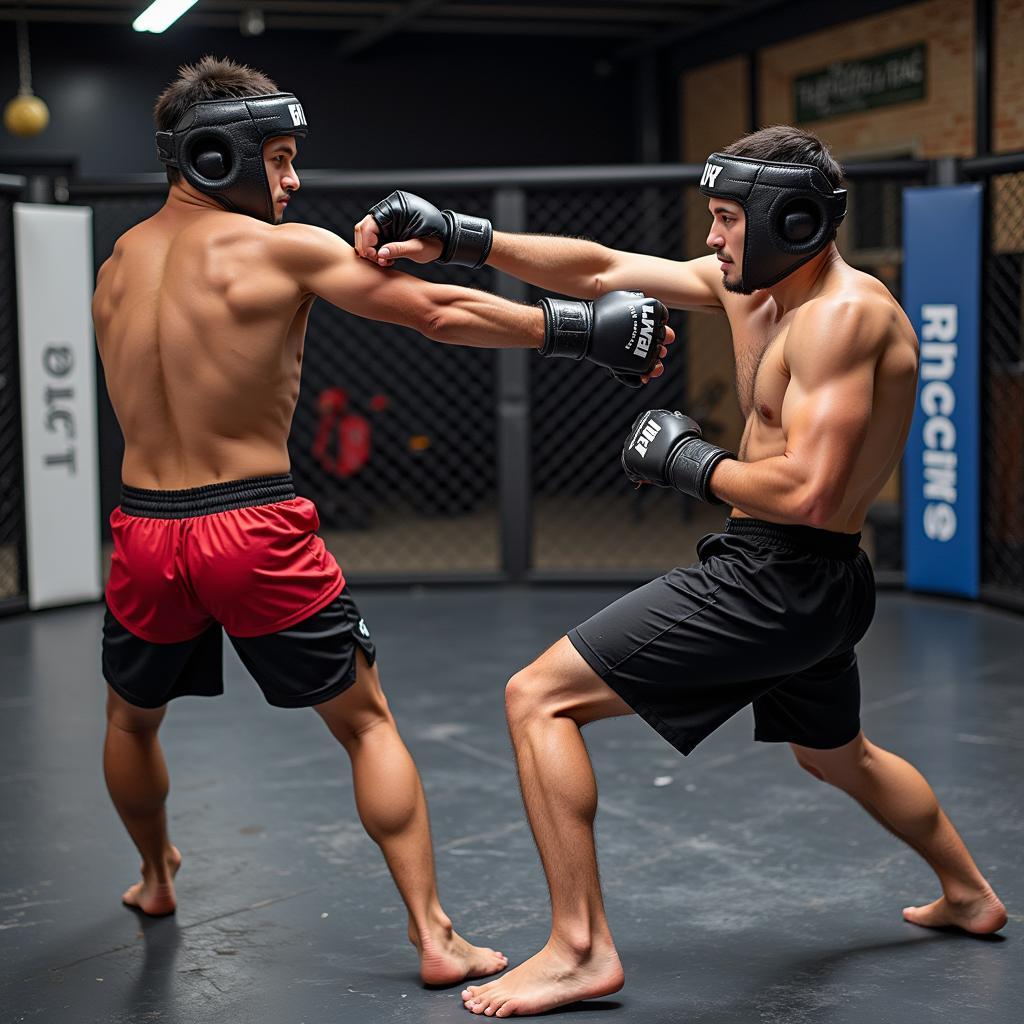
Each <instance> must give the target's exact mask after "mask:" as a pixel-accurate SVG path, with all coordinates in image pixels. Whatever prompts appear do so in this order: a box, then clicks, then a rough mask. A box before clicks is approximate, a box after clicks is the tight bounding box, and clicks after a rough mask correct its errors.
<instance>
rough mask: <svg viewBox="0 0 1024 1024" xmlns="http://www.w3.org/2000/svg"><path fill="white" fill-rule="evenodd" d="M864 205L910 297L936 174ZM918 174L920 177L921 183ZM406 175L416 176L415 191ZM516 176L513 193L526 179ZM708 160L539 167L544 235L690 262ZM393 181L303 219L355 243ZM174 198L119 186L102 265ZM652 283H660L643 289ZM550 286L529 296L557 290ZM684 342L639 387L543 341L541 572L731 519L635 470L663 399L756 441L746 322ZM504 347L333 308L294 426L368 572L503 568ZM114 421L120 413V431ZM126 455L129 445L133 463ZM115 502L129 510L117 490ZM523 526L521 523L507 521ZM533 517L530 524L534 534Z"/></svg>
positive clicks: (999, 517)
mask: <svg viewBox="0 0 1024 1024" xmlns="http://www.w3.org/2000/svg"><path fill="white" fill-rule="evenodd" d="M848 172H849V173H848V178H849V180H850V214H849V216H848V217H847V220H846V223H845V224H844V226H843V228H842V230H841V233H840V237H839V245H840V251H841V252H842V254H843V255H844V257H845V258H846V259H847V261H848V262H850V263H851V265H853V266H855V267H857V268H859V269H862V270H864V271H866V272H868V273H871V274H873V275H874V276H876V277H878V278H879V279H880V280H881V281H882V282H883V283H884V284H885V285H886V286H887V287H888V288H889V290H890V291H892V292H893V294H894V295H895V296H896V297H897V298H899V292H900V279H901V274H902V260H903V254H902V190H903V189H904V188H905V187H907V186H908V185H919V184H923V183H924V181H923V177H922V176H921V173H920V168H919V167H918V168H917V169H914V170H913V174H910V172H901V171H900V170H899V169H897V170H894V171H893V172H892V173H891V174H889V173H888V170H886V171H885V173H881V174H880V173H879V172H878V170H877V169H876V170H875V172H874V173H871V174H867V173H865V174H864V175H860V174H858V172H857V169H856V167H854V166H851V167H850V168H848ZM914 175H916V176H914ZM1022 176H1024V175H1021V174H1008V175H1002V176H1000V177H997V178H996V179H994V183H993V188H992V209H993V221H992V231H991V236H992V251H991V253H990V255H989V256H988V262H987V274H986V295H985V310H986V314H985V315H986V341H985V344H986V366H987V367H988V369H987V371H986V377H985V389H986V398H985V408H986V428H985V439H986V440H985V444H986V451H985V459H986V467H987V468H986V474H985V479H986V487H987V492H986V497H985V502H986V504H985V509H986V515H987V517H988V518H987V524H988V529H987V533H986V539H985V542H984V543H985V549H984V565H985V569H984V571H985V580H986V582H987V583H989V584H991V585H995V586H1004V587H1013V588H1016V589H1017V590H1020V589H1021V588H1022V581H1021V573H1022V568H1021V566H1022V559H1021V554H1022V552H1021V532H1022V526H1021V524H1022V522H1024V512H1022V502H1024V497H1022V489H1024V469H1022V466H1021V457H1022V456H1021V445H1020V444H1019V443H1016V444H1015V443H1014V442H1013V441H1012V440H1011V439H1014V438H1016V439H1019V438H1020V437H1021V436H1022V435H1024V422H1022V421H1021V419H1020V417H1021V416H1022V415H1024V413H1022V410H1024V390H1022V387H1024V385H1022V374H1021V365H1022V351H1021V285H1020V273H1021V260H1022V250H1024V245H1022V244H1021V237H1022V234H1024V214H1022V212H1021V211H1022V205H1024V200H1022V196H1024V186H1022V184H1021V178H1022ZM458 181H459V183H458V184H456V183H455V182H454V181H447V182H445V181H439V182H435V183H432V184H428V185H424V186H422V187H421V188H420V189H419V191H421V192H422V193H423V194H425V195H426V196H428V197H429V198H430V199H431V201H433V202H435V203H436V204H437V205H438V206H439V207H442V208H445V207H450V208H453V209H458V210H461V211H463V212H466V213H471V214H476V215H480V216H491V215H492V213H493V209H494V207H493V202H494V196H495V188H496V187H500V186H496V184H495V182H494V181H491V180H479V181H478V180H475V179H472V178H468V177H467V175H466V174H465V173H462V174H460V175H459V176H458ZM399 184H400V182H399ZM505 184H506V185H507V184H509V183H505ZM692 184H693V181H691V179H690V177H688V176H687V173H686V172H682V173H680V174H679V176H678V178H674V179H673V180H671V181H669V182H665V181H664V180H660V181H658V182H657V183H651V182H650V181H642V180H637V181H629V180H626V179H625V178H620V179H618V180H617V181H615V182H614V183H609V182H603V183H602V182H599V181H595V180H594V178H593V176H591V177H590V178H589V179H588V178H587V175H586V174H582V175H581V179H580V180H579V181H578V182H577V181H571V182H569V183H566V179H565V177H564V174H563V175H562V176H555V177H552V178H547V179H544V178H538V177H536V176H534V177H533V178H529V177H527V178H524V179H523V180H522V181H521V182H519V183H518V185H517V186H516V187H517V188H519V189H521V190H522V194H523V196H524V205H525V223H524V224H523V228H524V230H526V231H530V232H538V233H550V234H559V235H579V236H584V237H589V238H593V239H595V240H596V241H599V242H601V243H603V244H605V245H608V246H610V247H612V248H616V249H624V250H627V251H635V252H641V253H648V254H651V255H655V256H663V257H667V258H670V259H687V258H693V257H695V256H699V255H701V254H703V253H705V252H707V248H706V238H707V230H708V224H709V215H708V211H707V203H706V200H705V199H704V197H702V196H700V195H699V194H698V193H697V192H696V190H695V189H693V188H692V187H691V186H692ZM392 187H393V185H392V184H391V183H388V184H382V185H380V186H378V185H376V184H372V183H371V184H367V183H366V182H365V181H363V182H360V183H357V184H344V183H342V184H333V183H329V182H320V183H316V184H313V185H312V186H310V185H307V187H305V188H304V189H303V190H302V191H301V192H300V193H299V194H298V195H297V196H296V199H295V204H294V207H293V209H294V215H295V216H296V218H297V219H298V220H302V221H305V222H308V223H312V224H317V225H320V226H323V227H326V228H328V229H330V230H332V231H335V232H337V233H338V234H340V235H341V236H342V237H343V238H345V239H350V238H351V234H352V226H353V224H354V223H355V222H356V221H358V220H359V219H361V218H362V216H363V215H364V214H365V213H366V211H367V210H368V209H369V207H370V206H371V205H372V204H373V203H375V202H377V201H378V200H380V199H381V198H382V197H383V196H384V195H385V194H386V193H387V192H388V191H390V190H391V188H392ZM162 202H163V196H162V195H159V196H158V195H142V196H140V195H130V194H126V195H122V196H113V197H109V198H106V197H98V198H96V199H95V200H93V201H92V205H93V208H94V211H95V218H94V223H95V230H96V257H97V262H100V261H101V260H102V259H103V258H105V257H106V255H108V254H109V252H110V249H111V248H112V245H113V242H114V240H115V238H116V237H117V235H118V234H120V233H121V232H122V231H124V230H126V229H127V228H128V227H130V226H131V225H132V224H133V223H135V222H137V221H138V220H141V219H143V218H144V217H146V216H148V215H149V214H151V213H152V212H154V211H155V210H156V209H157V208H158V206H159V205H160V204H161V203H162ZM400 270H401V271H403V272H407V273H413V274H416V275H419V276H422V277H424V278H427V279H430V280H435V281H443V282H449V283H456V284H464V285H470V286H475V287H481V288H486V289H493V288H495V287H496V275H495V274H494V273H493V272H492V271H490V270H487V269H484V270H478V271H470V270H466V269H463V268H454V267H437V266H428V267H419V266H417V265H414V264H410V263H408V262H405V261H403V262H402V263H401V264H400ZM636 283H637V285H642V284H643V283H644V282H643V281H638V282H636ZM541 294H542V293H541V291H540V290H539V289H530V290H529V296H528V297H529V300H530V301H535V300H536V299H537V298H539V297H540V295H541ZM670 323H671V324H672V326H673V327H674V329H675V331H676V335H677V340H676V343H675V345H674V346H673V348H672V349H671V350H670V354H669V357H668V359H667V360H666V372H665V375H664V376H663V377H662V378H660V379H659V380H656V381H653V382H652V383H651V384H649V385H647V386H646V387H644V388H642V389H636V390H634V389H629V388H626V387H623V386H622V385H620V384H618V383H617V382H616V381H614V380H613V379H612V378H611V377H610V376H609V375H608V374H607V373H606V372H605V371H604V370H602V369H600V368H598V367H595V366H593V365H591V364H589V363H585V362H584V363H575V362H571V361H568V360H544V359H541V358H539V357H538V356H536V355H534V354H533V353H529V354H528V356H527V358H528V366H529V375H528V377H529V379H528V383H529V395H530V402H529V407H530V413H529V430H530V439H529V458H530V463H531V466H530V477H531V485H530V486H531V516H530V517H528V518H532V523H530V524H523V529H524V530H529V527H530V526H532V533H531V537H532V554H531V565H532V567H533V569H534V570H535V571H536V572H537V573H538V574H539V575H541V576H543V575H545V574H553V575H565V576H567V577H570V578H571V577H572V576H573V575H574V574H578V575H580V576H593V575H598V576H600V575H601V574H606V575H609V576H615V575H618V574H620V573H629V574H634V575H641V574H643V573H646V572H648V571H650V572H654V571H658V570H660V569H663V568H664V567H666V566H668V565H671V564H674V563H676V562H679V561H685V560H687V559H689V558H691V557H692V553H693V545H694V541H695V540H696V539H697V538H698V537H699V536H700V535H701V534H703V533H704V532H707V531H708V530H711V529H716V528H718V527H719V526H720V525H721V522H722V518H723V510H721V509H719V508H715V507H710V506H706V505H702V504H700V503H698V502H695V501H692V500H690V499H687V498H685V497H682V496H681V495H678V494H675V493H672V492H668V491H663V490H660V489H657V488H652V487H644V488H640V489H639V490H637V489H634V488H633V487H632V485H630V483H629V482H628V481H627V480H626V478H625V476H624V474H623V473H622V469H621V466H620V463H619V452H620V450H621V446H622V442H623V440H624V438H625V436H626V434H627V432H628V430H629V427H630V426H631V424H632V423H633V421H634V419H635V418H636V416H637V415H638V414H639V413H640V412H641V411H643V410H644V409H648V408H658V407H664V408H680V409H682V410H684V411H685V412H687V413H688V414H690V415H692V416H693V417H694V418H695V419H697V420H698V422H700V423H701V424H702V426H703V428H704V432H705V436H707V437H708V438H709V439H710V440H712V441H714V442H715V443H718V444H722V445H723V446H726V447H729V448H731V449H733V450H735V448H736V446H737V444H738V442H739V438H740V434H741V431H742V426H743V422H742V417H741V415H740V411H739V406H738V403H737V399H736V391H735V370H734V359H733V352H732V345H731V339H730V333H729V329H728V323H727V322H726V320H725V318H724V317H721V316H716V315H705V314H698V313H692V314H686V315H683V314H680V313H677V312H676V313H673V315H672V317H671V320H670ZM498 368H499V359H498V357H497V353H496V352H493V351H487V350H480V349H471V348H463V347H457V346H446V345H443V344H438V343H436V342H431V341H428V340H426V339H424V338H423V337H422V336H420V335H418V334H417V333H416V332H414V331H410V330H407V329H404V328H400V327H394V326H391V325H388V324H382V323H378V322H373V321H368V320H362V319H360V318H358V317H355V316H351V315H349V314H346V313H344V312H342V311H340V310H338V309H336V308H334V307H332V306H330V305H329V304H328V303H326V302H318V303H316V304H315V305H314V307H313V311H312V314H311V317H310V321H309V330H308V335H307V340H306V350H305V355H304V365H303V377H302V387H301V392H300V397H299V403H298V406H297V408H296V412H295V418H294V422H293V430H292V437H291V446H290V447H291V456H292V463H293V472H294V474H295V477H296V482H297V485H298V487H299V489H300V491H301V493H304V494H307V495H309V497H311V498H312V499H313V500H315V501H316V503H317V505H318V507H319V509H320V514H321V522H322V532H323V534H324V536H325V538H326V540H327V542H328V544H329V545H330V547H331V549H332V550H333V551H334V552H335V554H336V555H337V557H338V558H339V560H340V561H341V562H342V564H343V566H345V568H346V570H347V572H348V574H349V575H350V577H351V578H352V579H354V580H356V581H359V580H373V579H387V578H395V579H406V578H407V579H415V578H416V577H417V576H421V577H423V578H434V577H439V576H441V577H443V576H453V575H455V576H458V575H466V574H469V575H478V574H484V575H497V574H500V573H501V572H502V561H501V560H502V554H501V551H502V544H501V536H500V530H501V520H500V518H499V508H498V493H499V474H501V473H502V471H503V470H502V465H501V462H500V452H499V451H498V440H497V438H498V419H497V416H498V411H497V408H496V402H495V396H496V393H497V384H498V381H497V375H498ZM101 430H103V424H102V422H101ZM112 434H113V435H116V424H115V425H114V426H113V427H112V428H110V426H109V424H108V425H107V429H106V430H103V448H104V452H105V453H108V454H105V455H104V460H105V462H107V463H110V464H111V465H113V466H114V469H113V470H112V472H109V473H108V472H105V473H104V499H105V502H106V501H107V500H108V499H109V498H110V495H111V494H112V493H113V492H114V491H115V489H116V480H115V481H114V483H112V484H110V485H109V486H108V478H111V477H112V476H113V473H114V472H116V465H115V463H116V461H117V459H112V458H111V457H110V456H109V452H110V451H117V438H116V437H114V439H113V447H112V442H111V435H112ZM118 458H119V456H118ZM113 500H114V501H116V494H114V497H113ZM508 525H509V524H508V523H506V526H508ZM512 525H513V527H515V524H512ZM866 544H867V546H868V547H869V550H870V551H871V553H872V556H873V558H874V561H875V566H876V568H879V569H882V570H898V569H900V568H901V567H902V539H901V522H900V494H899V478H898V474H896V475H894V477H893V478H892V479H891V480H890V481H889V482H888V483H887V484H886V486H885V488H884V489H883V491H882V493H881V495H880V496H879V500H878V502H876V504H875V506H874V508H873V509H872V510H871V513H870V515H869V524H868V528H867V530H866Z"/></svg>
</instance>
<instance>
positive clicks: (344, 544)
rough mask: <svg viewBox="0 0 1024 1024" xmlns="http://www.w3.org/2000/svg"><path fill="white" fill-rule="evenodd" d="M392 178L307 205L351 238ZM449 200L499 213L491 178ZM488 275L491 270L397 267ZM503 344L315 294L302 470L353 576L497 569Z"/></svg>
mask: <svg viewBox="0 0 1024 1024" xmlns="http://www.w3.org/2000/svg"><path fill="white" fill-rule="evenodd" d="M384 194H385V192H383V191H380V190H372V191H369V190H367V191H365V192H360V191H352V190H340V189H338V190H335V189H315V190H314V189H309V190H307V191H306V192H304V193H302V192H300V193H299V194H298V195H297V196H296V201H295V211H296V216H297V218H299V219H301V220H303V221H305V222H307V223H311V224H316V225H319V226H321V227H325V228H328V229H329V230H331V231H334V232H336V233H337V234H339V235H341V237H342V238H345V239H347V240H351V238H352V226H353V225H354V224H355V223H356V222H357V221H359V220H360V219H361V218H362V217H363V216H364V215H365V213H366V212H367V210H368V209H369V208H370V207H371V206H372V205H373V204H374V203H376V202H378V201H379V200H380V199H381V198H383V196H384ZM430 199H431V201H432V202H435V203H437V205H438V206H439V207H441V208H445V209H447V208H451V209H457V210H460V211H462V212H465V213H470V214H474V215H477V216H484V217H486V216H489V214H490V201H491V193H490V191H489V190H475V189H468V190H460V191H451V190H447V191H446V190H444V189H433V190H431V192H430ZM399 272H405V273H412V274H416V275H417V276H420V277H424V278H427V279H430V280H434V281H440V282H444V283H447V284H459V285H470V286H473V285H475V286H476V287H490V286H491V285H492V282H493V271H491V270H489V269H483V270H477V271H472V270H468V269H466V268H461V267H442V266H433V265H432V266H428V267H420V266H418V265H416V264H413V263H410V262H409V261H405V260H403V261H401V263H400V264H399V265H398V267H397V268H396V269H395V270H393V271H387V273H399ZM496 367H497V361H496V353H495V352H494V351H488V350H483V349H474V348H466V347H462V346H453V345H445V344H441V343H438V342H434V341H429V340H427V339H426V338H424V337H423V336H422V335H420V334H417V333H416V332H415V331H411V330H409V329H407V328H403V327H396V326H393V325H391V324H386V323H380V322H377V321H372V320H364V319H362V318H360V317H357V316H353V315H351V314H348V313H345V312H343V311H342V310H340V309H337V308H336V307H333V306H331V305H330V304H329V303H326V302H317V303H316V304H315V305H314V307H313V311H312V314H311V316H310V321H309V329H308V332H307V337H306V349H305V355H304V359H303V370H302V390H301V393H300V396H299V403H298V406H297V407H296V410H295V418H294V420H293V423H292V434H291V440H290V445H289V447H290V451H291V458H292V472H293V473H294V475H295V479H296V485H297V487H298V489H299V491H300V493H302V494H305V495H308V496H309V497H310V498H311V499H312V500H314V501H315V502H316V504H317V507H318V508H319V510H320V519H321V524H322V531H321V532H322V534H323V536H324V538H325V540H326V542H327V544H328V546H329V547H330V548H331V550H332V551H333V553H334V554H335V556H336V557H337V558H338V560H339V561H340V562H341V564H342V566H343V567H344V569H345V572H346V574H347V575H348V576H349V577H350V578H352V579H353V580H357V581H358V580H359V579H361V578H371V577H376V576H389V575H395V576H410V575H411V576H415V575H417V574H427V575H436V574H439V573H440V574H449V573H496V572H497V571H498V569H499V535H498V511H497V476H496V459H497V451H496V436H497V435H496V410H495V403H494V393H495V373H496Z"/></svg>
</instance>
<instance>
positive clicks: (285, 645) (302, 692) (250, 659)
mask: <svg viewBox="0 0 1024 1024" xmlns="http://www.w3.org/2000/svg"><path fill="white" fill-rule="evenodd" d="M228 639H229V640H230V641H231V644H232V646H233V647H234V648H235V650H236V651H237V652H238V656H239V657H240V658H241V659H242V663H243V664H244V665H245V667H246V668H247V669H248V670H249V673H250V674H251V675H252V677H253V678H254V679H255V680H256V682H257V683H258V684H259V686H260V689H261V690H262V691H263V696H264V697H265V698H266V700H267V702H268V703H269V704H272V705H274V706H275V707H281V708H304V707H313V706H315V705H317V704H322V703H324V701H328V700H331V698H333V697H337V696H338V694H340V693H343V692H344V691H345V690H347V689H348V688H349V687H351V686H353V685H354V684H355V682H356V677H357V669H358V664H357V659H356V653H357V651H362V654H363V655H364V657H365V660H366V663H367V665H369V666H372V665H373V663H374V661H375V660H376V648H375V647H374V643H373V639H372V637H371V636H370V630H369V627H368V626H367V625H366V622H365V620H364V619H363V617H362V615H361V614H360V612H359V609H358V607H357V606H356V603H355V601H354V600H353V598H352V595H351V593H350V592H349V590H348V588H347V587H346V588H345V589H344V590H342V592H341V593H340V594H338V596H337V597H335V598H334V600H333V601H331V603H330V604H328V605H327V606H326V607H324V608H321V609H320V610H319V611H317V612H314V613H313V614H312V615H310V616H308V617H307V618H305V619H303V620H302V621H301V622H297V623H295V625H293V626H290V627H289V628H288V629H283V630H279V631H277V632H274V633H266V634H263V635H261V636H232V635H230V634H229V636H228Z"/></svg>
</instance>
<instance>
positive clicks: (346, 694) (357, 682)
mask: <svg viewBox="0 0 1024 1024" xmlns="http://www.w3.org/2000/svg"><path fill="white" fill-rule="evenodd" d="M313 710H314V711H316V713H317V714H318V715H319V716H320V717H321V718H322V719H323V720H324V724H325V725H326V726H327V728H328V729H330V730H331V732H332V733H333V735H334V737H335V739H337V740H338V741H340V742H341V743H343V744H345V743H348V742H349V741H351V740H354V739H357V738H358V737H359V736H360V735H362V734H363V733H365V732H366V731H367V730H369V729H372V728H373V727H374V726H376V725H380V724H381V723H382V722H391V721H393V719H392V717H391V712H390V710H389V709H388V702H387V699H386V698H385V696H384V689H383V687H382V686H381V682H380V675H379V673H378V671H377V666H376V665H371V664H370V663H369V661H368V660H367V657H366V655H365V653H364V652H363V651H362V649H359V650H358V651H357V652H356V655H355V679H354V681H353V683H352V685H351V686H349V687H347V688H346V689H344V690H342V691H341V693H339V694H337V695H336V696H334V697H331V698H330V699H329V700H325V701H322V702H321V703H319V704H315V705H313Z"/></svg>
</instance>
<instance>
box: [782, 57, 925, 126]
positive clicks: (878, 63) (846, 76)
mask: <svg viewBox="0 0 1024 1024" xmlns="http://www.w3.org/2000/svg"><path fill="white" fill-rule="evenodd" d="M926 57H927V48H926V46H925V44H924V43H918V44H917V45H915V46H909V47H907V48H906V49H903V50H893V51H891V52H890V53H882V54H879V55H878V56H877V57H865V58H864V59H863V60H844V61H838V62H837V63H835V64H830V65H829V66H828V67H827V68H824V69H823V70H821V71H811V72H809V73H808V74H805V75H800V76H798V77H797V78H796V79H795V80H794V82H793V90H794V93H795V99H796V119H797V123H800V122H805V121H820V120H821V119H822V118H826V117H836V116H837V115H838V114H852V113H854V112H855V111H859V110H871V109H872V108H873V107H885V106H889V105H890V104H892V103H906V102H908V101H910V100H923V99H924V97H925V75H926V73H927V62H926Z"/></svg>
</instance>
